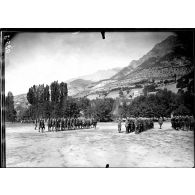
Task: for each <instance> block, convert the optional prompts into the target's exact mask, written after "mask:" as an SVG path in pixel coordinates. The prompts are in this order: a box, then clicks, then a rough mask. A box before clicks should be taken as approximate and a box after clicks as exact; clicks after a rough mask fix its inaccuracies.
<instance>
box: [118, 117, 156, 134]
mask: <svg viewBox="0 0 195 195" xmlns="http://www.w3.org/2000/svg"><path fill="white" fill-rule="evenodd" d="M121 123H122V120H121V119H118V132H119V133H120V132H121ZM125 128H126V133H131V132H135V133H136V134H138V133H141V132H143V131H146V130H148V129H152V128H154V122H153V120H152V119H150V118H143V117H137V118H130V117H127V119H126V121H125Z"/></svg>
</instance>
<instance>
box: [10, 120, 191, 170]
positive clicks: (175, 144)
mask: <svg viewBox="0 0 195 195" xmlns="http://www.w3.org/2000/svg"><path fill="white" fill-rule="evenodd" d="M6 156H7V157H6V164H7V167H105V166H106V164H109V166H110V167H193V166H194V132H192V131H176V130H173V129H172V128H171V124H170V122H165V123H164V124H163V129H159V126H158V124H157V123H155V126H154V129H151V130H148V131H145V132H143V133H141V134H134V133H131V134H126V133H125V127H124V124H123V126H122V133H118V132H117V124H116V123H98V125H97V128H96V129H81V130H69V131H63V132H45V133H39V132H38V131H37V130H34V126H33V124H7V126H6Z"/></svg>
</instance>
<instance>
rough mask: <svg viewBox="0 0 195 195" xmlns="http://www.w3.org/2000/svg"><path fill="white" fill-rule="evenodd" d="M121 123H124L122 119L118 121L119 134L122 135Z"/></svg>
mask: <svg viewBox="0 0 195 195" xmlns="http://www.w3.org/2000/svg"><path fill="white" fill-rule="evenodd" d="M121 123H122V121H121V119H120V118H119V119H118V132H119V133H121Z"/></svg>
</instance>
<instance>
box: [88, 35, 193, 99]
mask: <svg viewBox="0 0 195 195" xmlns="http://www.w3.org/2000/svg"><path fill="white" fill-rule="evenodd" d="M188 49H189V45H188V44H186V43H184V41H183V40H182V39H180V37H179V36H176V35H172V36H169V37H168V38H167V39H165V40H164V41H162V42H161V43H158V44H156V45H155V46H154V47H153V49H152V50H150V51H149V52H148V53H147V54H145V55H144V56H143V57H141V58H140V59H139V60H134V61H132V62H131V63H130V65H129V66H127V67H125V68H124V69H122V70H121V71H119V72H118V73H117V74H116V75H114V76H112V77H111V78H110V79H107V80H106V82H105V81H102V82H99V83H98V85H96V86H93V87H92V88H91V89H90V90H88V91H87V93H85V95H87V96H91V95H93V96H94V97H95V94H96V97H97V96H99V97H100V96H104V97H105V96H108V95H109V94H110V93H111V92H112V93H113V91H118V90H119V89H120V88H123V89H124V88H136V86H135V85H136V84H137V83H142V85H143V84H147V83H148V82H150V81H151V80H155V82H161V83H162V82H163V81H164V80H173V79H179V78H180V77H182V76H184V75H186V74H188V73H190V72H191V71H192V70H193V69H194V67H193V64H192V57H191V56H190V55H189V51H188ZM167 87H168V86H167ZM170 89H171V87H170ZM174 91H176V90H175V89H174Z"/></svg>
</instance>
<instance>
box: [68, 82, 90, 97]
mask: <svg viewBox="0 0 195 195" xmlns="http://www.w3.org/2000/svg"><path fill="white" fill-rule="evenodd" d="M91 83H93V81H90V80H84V79H76V80H73V81H71V82H70V83H68V94H69V95H70V96H72V95H75V94H78V93H80V92H82V91H84V90H85V88H86V87H87V86H88V85H90V84H91Z"/></svg>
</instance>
